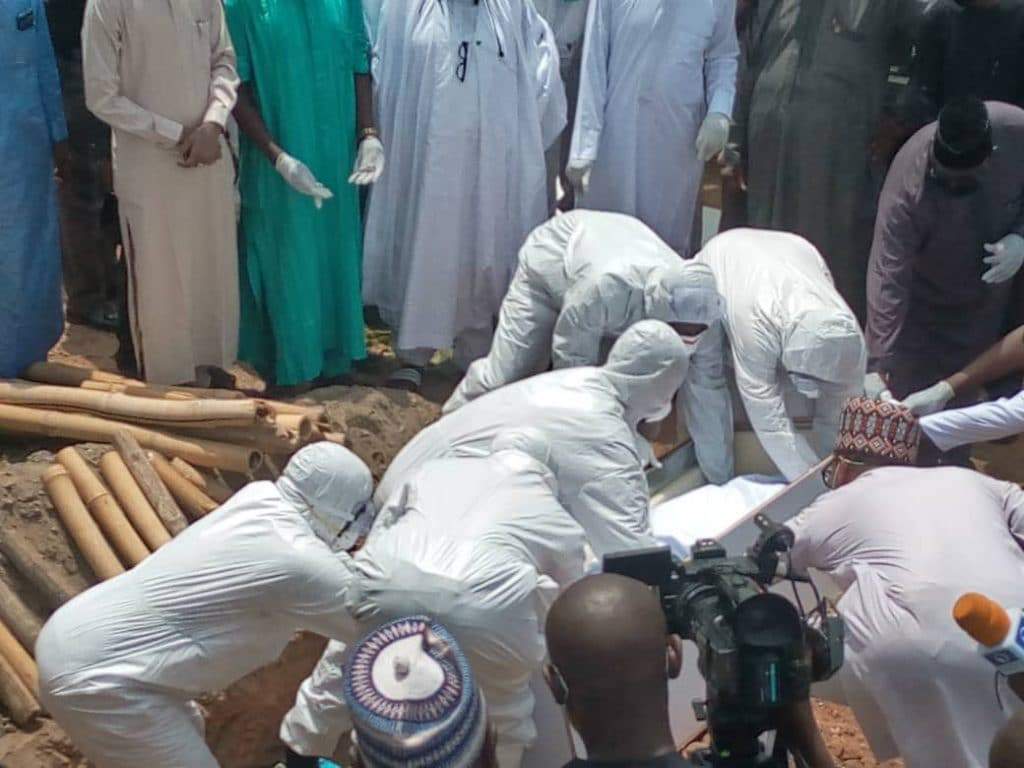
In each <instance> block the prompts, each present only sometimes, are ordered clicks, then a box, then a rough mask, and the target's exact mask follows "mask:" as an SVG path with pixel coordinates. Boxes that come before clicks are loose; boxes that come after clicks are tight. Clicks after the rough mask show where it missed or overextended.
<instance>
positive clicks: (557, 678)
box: [546, 574, 682, 759]
mask: <svg viewBox="0 0 1024 768" xmlns="http://www.w3.org/2000/svg"><path fill="white" fill-rule="evenodd" d="M546 634H547V642H548V654H549V656H550V658H551V666H552V667H553V669H551V668H549V669H548V670H547V676H548V683H549V685H550V686H551V688H552V692H553V693H554V694H555V698H556V700H558V701H559V703H560V704H564V705H565V706H566V708H567V710H568V712H569V717H570V719H571V720H572V722H573V725H574V726H576V729H577V730H578V731H579V732H580V735H581V736H582V737H583V740H584V742H586V745H587V751H588V754H590V756H591V757H592V758H595V757H598V756H600V757H601V758H602V759H613V758H621V757H623V756H626V757H629V756H634V757H635V756H641V755H648V754H656V753H659V750H665V749H667V750H669V751H672V750H673V749H674V744H673V743H672V736H671V729H670V728H669V725H668V714H667V713H668V680H669V678H670V677H675V676H677V675H678V674H679V669H680V666H681V661H682V655H681V650H680V646H681V643H680V640H679V638H678V637H675V636H671V637H670V636H669V635H668V632H667V628H666V624H665V617H664V614H663V613H662V610H661V602H660V600H659V599H658V596H657V594H656V593H655V592H654V590H653V589H651V588H650V587H648V586H647V585H646V584H643V583H641V582H639V581H635V580H634V579H629V578H626V577H625V576H617V575H614V574H601V575H598V576H591V577H589V578H586V579H583V580H582V581H578V582H576V584H574V585H573V586H571V587H569V588H568V589H567V590H566V591H565V592H564V593H563V594H562V595H561V597H559V598H558V600H557V601H555V604H554V605H553V606H552V607H551V611H550V612H549V613H548V619H547V632H546ZM652 750H653V752H652Z"/></svg>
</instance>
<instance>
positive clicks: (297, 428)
mask: <svg viewBox="0 0 1024 768" xmlns="http://www.w3.org/2000/svg"><path fill="white" fill-rule="evenodd" d="M277 425H278V427H283V428H284V429H286V430H287V431H288V432H290V433H292V434H295V435H297V436H298V439H299V443H301V444H302V445H305V444H306V443H308V442H309V440H310V438H312V437H313V422H312V421H310V420H309V418H308V417H306V416H301V415H299V414H297V413H282V414H279V415H278V416H277Z"/></svg>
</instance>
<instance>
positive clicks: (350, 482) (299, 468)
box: [277, 442, 374, 550]
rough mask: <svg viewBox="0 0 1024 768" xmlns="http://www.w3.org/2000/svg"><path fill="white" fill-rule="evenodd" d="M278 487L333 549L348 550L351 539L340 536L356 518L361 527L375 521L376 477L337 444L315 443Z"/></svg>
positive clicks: (287, 469)
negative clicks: (374, 493) (347, 546)
mask: <svg viewBox="0 0 1024 768" xmlns="http://www.w3.org/2000/svg"><path fill="white" fill-rule="evenodd" d="M277 488H278V490H279V491H280V493H281V495H282V496H283V497H284V498H285V499H286V500H287V501H289V502H290V503H291V504H293V505H294V506H295V508H296V509H297V510H298V511H299V512H300V513H301V514H302V516H303V517H304V518H305V520H306V522H308V523H309V525H310V527H311V528H312V529H313V531H314V533H316V535H317V536H318V537H319V538H320V539H322V540H323V541H324V542H325V543H326V544H328V545H330V546H331V548H332V549H335V550H341V549H345V548H346V544H348V538H349V537H340V535H341V534H342V533H344V532H346V530H347V529H349V528H350V527H352V524H353V522H356V521H357V519H358V523H359V527H360V528H363V527H365V523H367V522H369V521H372V520H373V514H374V513H373V508H372V504H371V503H370V498H371V497H372V496H373V476H372V475H371V474H370V470H369V469H368V468H367V466H366V465H365V464H364V463H363V462H362V461H361V460H360V459H359V457H358V456H356V455H355V454H354V453H352V452H351V451H349V450H347V449H345V448H343V447H341V446H340V445H336V444H335V443H328V442H323V443H316V444H314V445H310V446H307V447H306V448H303V449H302V450H301V451H299V452H298V453H296V454H295V455H294V456H293V457H292V459H291V461H289V462H288V466H286V467H285V469H284V472H283V473H282V475H281V477H280V478H278V480H277ZM339 537H340V538H339ZM351 543H352V544H354V543H355V542H354V541H353V542H351Z"/></svg>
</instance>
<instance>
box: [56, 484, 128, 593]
mask: <svg viewBox="0 0 1024 768" xmlns="http://www.w3.org/2000/svg"><path fill="white" fill-rule="evenodd" d="M43 484H44V485H45V486H46V492H47V493H48V494H49V495H50V500H51V501H53V506H54V507H55V508H56V509H57V514H58V515H59V516H60V519H61V522H62V523H64V527H65V528H67V531H68V533H69V534H70V536H71V538H72V540H73V541H74V542H75V544H76V545H78V549H79V550H80V551H81V553H82V555H83V556H84V557H85V560H86V562H88V563H89V567H90V568H92V570H93V573H95V574H96V576H97V577H99V578H100V580H103V581H105V580H107V579H111V578H113V577H114V576H119V575H120V574H122V573H124V568H123V567H122V566H121V563H120V561H119V560H118V559H117V555H115V554H114V550H113V549H111V548H110V545H109V544H108V543H107V540H106V539H105V538H103V533H102V532H101V531H100V529H99V526H98V525H96V521H95V520H93V519H92V517H90V516H89V511H88V510H87V509H86V508H85V504H84V503H82V499H81V498H80V497H79V495H78V491H76V490H75V484H74V483H73V482H72V480H71V476H70V475H69V474H68V471H67V469H65V468H64V467H63V466H61V465H60V464H57V465H55V466H52V467H50V468H49V469H48V470H46V472H44V473H43Z"/></svg>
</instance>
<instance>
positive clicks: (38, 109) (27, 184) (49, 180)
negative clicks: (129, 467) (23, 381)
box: [0, 0, 68, 378]
mask: <svg viewBox="0 0 1024 768" xmlns="http://www.w3.org/2000/svg"><path fill="white" fill-rule="evenodd" d="M67 135H68V129H67V124H66V123H65V121H64V110H63V107H62V106H61V93H60V77H59V76H58V74H57V62H56V60H55V58H54V54H53V46H52V45H51V43H50V32H49V28H48V26H47V23H46V8H45V7H44V5H43V2H42V0H0V377H4V378H7V377H12V376H16V375H17V374H18V373H20V372H21V370H22V369H23V368H25V366H27V365H29V364H30V363H32V362H35V361H37V360H42V359H43V358H45V357H46V353H47V352H48V351H49V349H50V347H52V346H53V345H54V344H55V343H56V342H57V340H58V339H59V338H60V335H61V330H62V328H63V314H62V307H61V266H60V227H59V223H58V216H57V190H56V184H55V182H54V176H53V145H54V144H56V143H57V142H60V141H64V140H65V139H66V138H67Z"/></svg>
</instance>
